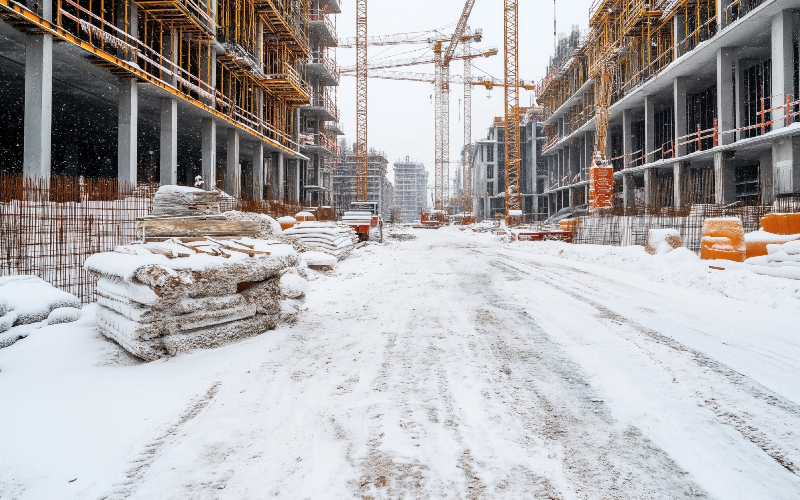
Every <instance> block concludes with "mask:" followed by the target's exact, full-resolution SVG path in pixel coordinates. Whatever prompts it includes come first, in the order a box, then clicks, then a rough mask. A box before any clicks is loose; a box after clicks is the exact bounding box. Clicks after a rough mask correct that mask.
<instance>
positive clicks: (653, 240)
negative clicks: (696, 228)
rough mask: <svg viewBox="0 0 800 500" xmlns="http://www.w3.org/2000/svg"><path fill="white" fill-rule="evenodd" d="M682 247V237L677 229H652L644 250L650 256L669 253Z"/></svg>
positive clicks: (648, 234)
mask: <svg viewBox="0 0 800 500" xmlns="http://www.w3.org/2000/svg"><path fill="white" fill-rule="evenodd" d="M680 247H681V235H680V233H679V232H678V230H677V229H673V228H670V229H650V230H648V231H647V243H646V244H645V246H644V250H645V251H646V252H647V253H649V254H650V255H658V254H664V253H669V252H671V251H673V250H675V249H676V248H680Z"/></svg>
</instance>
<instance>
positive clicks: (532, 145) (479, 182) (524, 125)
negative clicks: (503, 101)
mask: <svg viewBox="0 0 800 500" xmlns="http://www.w3.org/2000/svg"><path fill="white" fill-rule="evenodd" d="M541 128H542V122H541V109H539V108H527V109H525V110H524V113H522V114H521V123H520V131H519V140H520V199H521V205H522V212H523V214H525V215H526V217H527V218H528V219H529V220H539V219H541V218H546V214H545V212H546V205H545V203H546V200H545V199H544V198H543V197H541V196H538V195H537V193H541V192H542V190H543V187H544V184H545V179H546V176H547V163H546V161H545V160H544V158H543V156H542V146H543V145H544V140H545V139H544V137H543V136H542V131H541ZM505 190H506V162H505V120H504V119H503V118H502V117H496V118H495V119H494V122H493V123H492V126H491V127H489V128H488V130H487V132H486V137H485V138H484V139H480V140H478V141H475V142H474V143H473V147H472V192H473V213H474V214H475V217H476V219H477V220H478V221H480V220H483V219H487V218H495V217H500V216H504V215H505V210H506V199H505Z"/></svg>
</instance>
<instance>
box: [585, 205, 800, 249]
mask: <svg viewBox="0 0 800 500" xmlns="http://www.w3.org/2000/svg"><path fill="white" fill-rule="evenodd" d="M797 212H800V198H791V197H790V198H780V199H778V200H776V201H775V203H773V204H772V205H757V204H733V205H718V204H710V203H709V204H703V203H696V204H693V205H687V206H685V207H683V208H680V209H675V208H674V207H659V208H650V209H647V210H644V209H627V210H619V209H615V210H613V211H610V212H607V213H604V214H596V215H590V216H586V217H581V223H580V224H579V225H578V226H577V227H576V229H575V235H574V239H573V242H574V243H576V244H593V245H613V246H627V245H644V244H645V243H646V241H647V232H648V231H649V230H650V229H669V228H674V229H677V230H678V232H679V233H680V235H681V240H682V241H683V246H685V247H686V248H688V249H689V250H691V251H693V252H695V253H700V244H701V240H702V237H703V224H704V222H705V220H706V219H708V218H713V217H736V218H738V219H740V220H741V221H742V225H743V226H744V231H745V233H748V232H752V231H758V230H759V228H760V225H761V218H762V217H764V216H765V215H767V214H770V213H797Z"/></svg>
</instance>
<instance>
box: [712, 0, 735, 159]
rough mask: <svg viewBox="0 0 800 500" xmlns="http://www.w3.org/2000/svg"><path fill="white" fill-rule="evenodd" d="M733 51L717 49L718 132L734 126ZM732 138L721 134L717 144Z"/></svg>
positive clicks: (729, 142) (726, 142)
mask: <svg viewBox="0 0 800 500" xmlns="http://www.w3.org/2000/svg"><path fill="white" fill-rule="evenodd" d="M720 3H721V2H720ZM733 53H734V50H733V49H731V48H729V47H723V48H720V49H717V126H718V127H719V131H720V132H721V131H723V130H733V129H734V128H736V126H735V125H736V124H735V121H734V119H733V106H734V104H733V100H734V99H735V89H734V80H733V78H734V77H733V75H734V73H733V69H734V66H733V63H734V56H733ZM734 139H735V137H734V135H733V134H722V135H720V136H719V144H720V145H723V144H731V143H733V141H734Z"/></svg>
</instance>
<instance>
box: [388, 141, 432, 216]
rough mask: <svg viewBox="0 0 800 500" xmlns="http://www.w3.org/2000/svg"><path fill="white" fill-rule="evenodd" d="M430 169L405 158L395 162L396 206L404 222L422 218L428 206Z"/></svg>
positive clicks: (397, 213) (398, 214) (397, 212)
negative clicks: (421, 215)
mask: <svg viewBox="0 0 800 500" xmlns="http://www.w3.org/2000/svg"><path fill="white" fill-rule="evenodd" d="M427 193H428V171H427V170H426V169H425V165H424V164H422V163H418V162H415V161H411V158H409V157H408V156H406V157H405V159H404V160H398V161H395V162H394V206H395V210H396V215H397V217H398V218H399V219H400V220H401V221H403V222H414V221H418V220H420V214H421V213H422V211H423V210H425V209H426V208H427V207H428V203H427Z"/></svg>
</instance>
